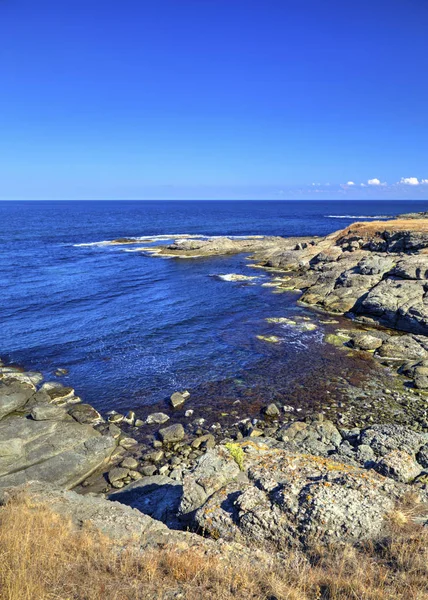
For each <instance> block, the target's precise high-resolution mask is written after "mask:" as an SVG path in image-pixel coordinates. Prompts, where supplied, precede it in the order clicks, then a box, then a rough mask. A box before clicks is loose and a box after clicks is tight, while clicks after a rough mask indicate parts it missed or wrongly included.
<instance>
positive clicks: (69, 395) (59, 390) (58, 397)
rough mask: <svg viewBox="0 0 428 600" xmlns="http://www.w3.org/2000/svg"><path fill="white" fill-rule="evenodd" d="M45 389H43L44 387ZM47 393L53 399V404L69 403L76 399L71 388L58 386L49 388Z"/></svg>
mask: <svg viewBox="0 0 428 600" xmlns="http://www.w3.org/2000/svg"><path fill="white" fill-rule="evenodd" d="M42 389H43V387H42ZM45 391H46V393H47V394H48V396H49V397H50V399H51V402H53V403H56V402H59V401H64V402H69V401H70V400H72V399H73V398H74V397H75V393H74V389H73V388H71V387H64V386H62V385H59V384H57V385H56V386H55V387H50V386H49V387H48V388H47V389H46V390H45Z"/></svg>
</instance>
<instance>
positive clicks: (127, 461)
mask: <svg viewBox="0 0 428 600" xmlns="http://www.w3.org/2000/svg"><path fill="white" fill-rule="evenodd" d="M120 466H121V467H123V468H124V469H136V468H137V467H138V460H136V459H135V458H132V457H131V456H127V457H126V458H124V459H123V460H122V462H121V463H120Z"/></svg>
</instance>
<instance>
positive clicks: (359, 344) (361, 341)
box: [351, 333, 383, 350]
mask: <svg viewBox="0 0 428 600" xmlns="http://www.w3.org/2000/svg"><path fill="white" fill-rule="evenodd" d="M351 343H352V345H353V346H354V347H355V348H360V349H361V350H377V349H378V348H380V347H381V346H382V344H383V341H382V340H381V339H380V338H378V337H376V336H374V335H371V334H369V333H361V334H358V335H355V336H353V337H352V339H351Z"/></svg>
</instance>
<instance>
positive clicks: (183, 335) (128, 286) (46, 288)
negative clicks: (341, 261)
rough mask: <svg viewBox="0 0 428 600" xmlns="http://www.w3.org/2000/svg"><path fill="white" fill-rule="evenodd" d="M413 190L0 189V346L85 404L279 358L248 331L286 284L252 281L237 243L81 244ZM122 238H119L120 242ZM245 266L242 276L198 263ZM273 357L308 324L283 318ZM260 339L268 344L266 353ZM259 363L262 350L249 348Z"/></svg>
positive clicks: (310, 343) (290, 222)
mask: <svg viewBox="0 0 428 600" xmlns="http://www.w3.org/2000/svg"><path fill="white" fill-rule="evenodd" d="M426 208H427V207H426V202H413V201H412V202H410V201H406V202H346V203H345V202H342V203H340V202H288V201H287V202H286V201H284V202H273V201H272V202H271V201H266V202H258V201H254V202H234V201H231V202H224V201H212V202H211V201H209V202H193V201H192V202H190V201H168V202H167V201H159V202H148V201H144V202H137V201H135V202H134V201H132V202H131V201H114V202H77V201H67V202H41V201H34V202H27V201H25V202H0V224H1V227H0V329H1V335H0V356H1V357H2V358H6V359H7V360H9V361H11V362H15V363H18V364H22V365H24V366H25V367H26V368H32V369H37V370H41V371H42V372H43V373H44V374H45V376H46V377H47V378H48V379H52V378H53V374H54V372H55V370H56V369H58V368H64V369H67V371H68V373H67V375H66V376H65V377H64V378H63V379H62V381H63V382H64V383H69V384H73V385H74V386H75V387H76V388H77V390H78V392H79V394H80V395H81V396H82V397H83V398H84V399H85V400H86V401H88V402H91V403H93V404H94V405H95V406H96V407H97V408H99V409H108V408H113V407H114V408H123V409H124V410H125V409H129V408H134V409H135V408H138V406H141V405H149V404H153V403H155V402H157V401H160V400H162V399H163V398H164V397H166V396H168V395H169V394H170V393H171V392H172V391H174V390H176V389H180V388H192V387H195V386H198V385H201V384H207V383H209V382H221V381H222V380H226V379H227V378H233V377H236V376H238V375H239V374H242V372H245V371H246V370H249V369H250V370H251V368H252V366H253V365H256V364H257V363H258V361H259V362H260V361H262V362H263V361H265V360H266V359H271V360H277V359H279V355H278V350H277V349H275V350H272V348H271V347H269V344H265V343H263V342H260V341H258V340H257V337H256V336H257V335H258V334H260V333H265V332H266V327H267V325H266V321H265V319H266V318H267V317H272V316H287V315H288V314H292V313H293V312H296V311H301V310H302V309H300V308H298V307H296V304H295V299H296V296H295V294H291V293H290V294H273V293H272V289H271V288H268V287H263V286H262V285H261V283H263V282H264V281H267V280H268V279H267V278H268V275H266V274H264V272H261V271H256V270H255V269H252V268H250V267H248V266H247V264H248V262H249V261H248V260H247V258H246V257H245V256H243V255H239V256H232V257H220V258H218V257H217V258H216V257H214V258H204V259H194V260H179V259H170V260H165V259H160V258H153V257H149V256H146V255H143V254H141V253H137V252H129V251H128V252H127V251H125V250H126V247H125V248H124V247H119V246H116V247H115V246H103V245H83V246H82V245H81V244H93V243H94V242H100V241H103V240H113V239H115V238H119V237H126V236H129V237H133V236H158V235H163V234H165V235H169V234H171V235H173V234H202V235H236V236H245V235H250V234H258V235H282V236H295V235H323V234H327V233H330V232H332V231H334V230H336V229H341V228H343V227H346V226H347V225H348V224H350V223H352V222H353V221H355V220H356V219H362V218H365V217H367V218H370V217H372V218H373V217H376V216H377V217H387V216H393V215H396V214H399V213H401V212H408V211H418V210H424V209H426ZM128 249H129V248H128ZM224 273H244V274H248V275H258V276H260V279H259V280H257V281H255V282H254V283H253V282H251V283H250V284H239V283H232V282H225V281H221V280H219V279H218V278H216V277H212V275H218V274H224ZM282 335H283V336H284V342H285V343H284V345H283V346H282V348H283V349H282V350H281V356H280V359H281V361H282V363H283V368H284V369H285V370H287V368H289V369H290V370H293V365H295V364H297V363H298V362H299V361H300V362H302V361H304V360H307V354H306V357H305V356H304V354H302V353H304V352H306V353H307V352H310V351H311V348H313V347H314V344H315V345H316V344H319V343H321V340H320V337H319V336H317V334H303V333H296V332H295V331H291V330H290V331H284V332H282ZM273 352H274V354H272V353H273ZM263 365H264V367H263V368H264V369H266V362H263Z"/></svg>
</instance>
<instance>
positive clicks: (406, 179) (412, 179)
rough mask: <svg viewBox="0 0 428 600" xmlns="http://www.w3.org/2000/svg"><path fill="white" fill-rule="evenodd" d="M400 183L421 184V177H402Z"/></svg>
mask: <svg viewBox="0 0 428 600" xmlns="http://www.w3.org/2000/svg"><path fill="white" fill-rule="evenodd" d="M400 183H402V184H404V185H419V179H418V178H417V177H402V178H401V179H400Z"/></svg>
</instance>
